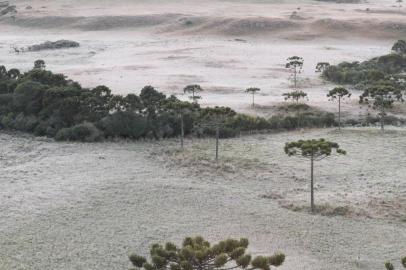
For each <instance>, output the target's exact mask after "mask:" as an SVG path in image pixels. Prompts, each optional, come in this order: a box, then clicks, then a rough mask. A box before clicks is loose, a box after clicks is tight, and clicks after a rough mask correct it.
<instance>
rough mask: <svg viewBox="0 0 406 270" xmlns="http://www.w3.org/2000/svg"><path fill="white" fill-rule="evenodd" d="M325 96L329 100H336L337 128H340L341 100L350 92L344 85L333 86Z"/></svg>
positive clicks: (349, 94)
mask: <svg viewBox="0 0 406 270" xmlns="http://www.w3.org/2000/svg"><path fill="white" fill-rule="evenodd" d="M327 97H328V98H330V100H332V101H334V100H336V99H337V100H338V129H341V101H342V100H343V99H344V98H346V97H348V98H349V97H351V93H350V92H349V91H348V90H347V89H345V88H344V87H335V88H334V89H333V90H330V92H328V94H327Z"/></svg>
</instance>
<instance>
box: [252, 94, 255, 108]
mask: <svg viewBox="0 0 406 270" xmlns="http://www.w3.org/2000/svg"><path fill="white" fill-rule="evenodd" d="M254 96H255V93H254V92H252V108H254V107H255V103H254Z"/></svg>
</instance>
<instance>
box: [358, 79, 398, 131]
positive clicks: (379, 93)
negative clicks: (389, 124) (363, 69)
mask: <svg viewBox="0 0 406 270" xmlns="http://www.w3.org/2000/svg"><path fill="white" fill-rule="evenodd" d="M395 101H402V102H403V95H402V91H401V89H400V88H398V87H397V86H396V84H395V83H393V82H391V81H379V82H377V83H376V84H374V85H372V86H371V87H368V88H367V89H366V90H365V91H364V93H362V95H361V96H360V100H359V102H360V103H361V104H363V103H365V104H368V105H372V107H373V108H374V109H375V110H377V111H379V113H378V115H379V118H380V122H381V130H382V131H383V130H384V126H385V117H386V111H387V109H389V108H392V106H393V103H395Z"/></svg>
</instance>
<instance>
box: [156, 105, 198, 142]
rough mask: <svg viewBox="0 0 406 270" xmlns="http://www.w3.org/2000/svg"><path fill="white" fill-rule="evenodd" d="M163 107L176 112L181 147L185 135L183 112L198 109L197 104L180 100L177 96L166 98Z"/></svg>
mask: <svg viewBox="0 0 406 270" xmlns="http://www.w3.org/2000/svg"><path fill="white" fill-rule="evenodd" d="M164 108H165V109H167V110H168V111H170V112H172V113H174V114H176V115H177V116H178V117H179V122H180V147H181V148H182V149H183V145H184V137H185V119H184V118H185V114H190V113H192V112H193V111H197V110H198V109H199V104H197V103H189V102H187V101H181V100H179V99H177V98H168V99H167V100H166V102H165V104H164Z"/></svg>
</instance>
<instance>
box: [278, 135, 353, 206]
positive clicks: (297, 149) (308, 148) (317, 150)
mask: <svg viewBox="0 0 406 270" xmlns="http://www.w3.org/2000/svg"><path fill="white" fill-rule="evenodd" d="M284 151H285V153H286V154H287V155H288V156H299V157H303V158H306V159H309V160H310V170H311V174H310V207H311V211H312V212H314V209H315V208H314V185H313V183H314V162H315V161H319V160H322V159H325V158H327V157H330V156H331V155H332V154H333V153H334V152H333V151H335V153H337V154H341V155H345V154H346V152H345V151H344V150H343V149H341V148H340V146H339V145H338V144H337V143H335V142H330V141H327V140H325V139H318V140H316V139H312V140H299V141H296V142H288V143H286V144H285V147H284Z"/></svg>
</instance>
